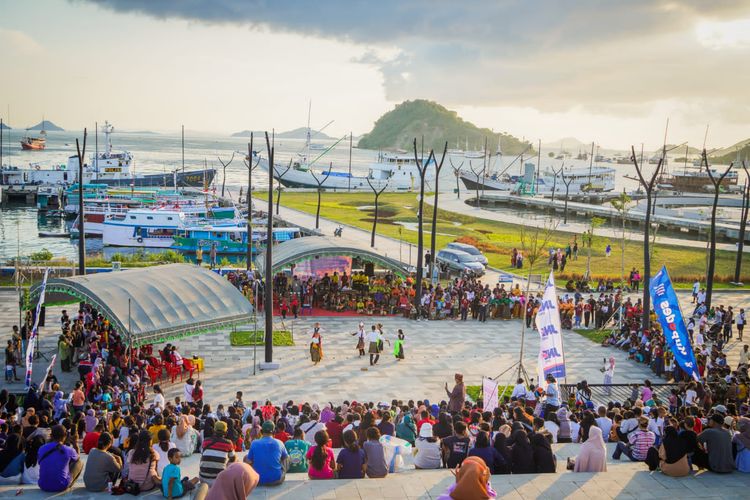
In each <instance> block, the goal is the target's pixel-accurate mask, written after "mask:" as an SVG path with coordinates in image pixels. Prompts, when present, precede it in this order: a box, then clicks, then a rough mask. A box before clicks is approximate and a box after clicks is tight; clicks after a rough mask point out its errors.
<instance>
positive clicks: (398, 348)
mask: <svg viewBox="0 0 750 500" xmlns="http://www.w3.org/2000/svg"><path fill="white" fill-rule="evenodd" d="M404 338H405V336H404V331H403V330H402V329H401V328H399V329H398V339H397V340H396V342H394V343H393V355H394V356H395V357H396V360H398V361H401V360H402V359H404Z"/></svg>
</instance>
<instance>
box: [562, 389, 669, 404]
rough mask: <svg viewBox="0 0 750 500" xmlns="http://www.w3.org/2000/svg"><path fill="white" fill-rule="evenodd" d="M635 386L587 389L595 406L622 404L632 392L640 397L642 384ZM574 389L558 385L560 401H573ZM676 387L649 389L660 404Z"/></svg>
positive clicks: (664, 401)
mask: <svg viewBox="0 0 750 500" xmlns="http://www.w3.org/2000/svg"><path fill="white" fill-rule="evenodd" d="M635 385H636V386H637V389H635V388H634V384H611V385H604V384H589V385H588V387H589V390H590V391H591V401H593V402H594V403H595V404H607V403H609V402H610V401H619V402H620V403H624V402H625V400H627V399H631V398H630V396H631V395H632V393H633V391H634V390H637V392H638V394H639V395H640V388H641V387H642V386H643V384H635ZM576 387H577V386H576V384H560V394H561V396H562V400H563V401H568V400H570V399H571V396H572V398H573V399H575V395H576V392H577V388H576ZM678 387H679V386H678V385H677V384H651V389H652V391H653V394H654V397H655V398H656V399H658V400H659V401H661V402H662V403H666V401H667V398H668V397H669V395H670V393H671V392H672V389H677V388H678ZM631 402H632V400H631Z"/></svg>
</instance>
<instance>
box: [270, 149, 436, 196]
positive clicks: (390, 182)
mask: <svg viewBox="0 0 750 500" xmlns="http://www.w3.org/2000/svg"><path fill="white" fill-rule="evenodd" d="M433 162H434V160H430V163H433ZM260 166H261V168H263V169H265V170H267V169H268V162H267V161H266V160H265V159H261V161H260ZM316 170H317V169H316ZM433 172H434V169H432V168H428V169H427V174H426V176H425V185H426V187H427V189H429V186H431V185H432V181H433V179H434V173H433ZM316 177H317V180H316ZM274 179H276V180H277V181H279V182H280V183H281V184H282V185H284V186H286V187H290V188H314V189H317V188H318V186H319V184H318V181H320V187H321V188H323V189H327V190H348V189H355V190H360V191H361V190H365V191H368V190H370V185H369V184H368V180H369V182H370V183H372V185H373V187H375V188H380V187H384V186H385V188H386V191H411V190H414V189H416V188H418V187H419V171H418V170H417V166H416V164H415V161H414V156H412V155H408V154H394V153H381V154H379V155H378V159H377V161H376V162H375V163H373V164H371V165H370V167H369V169H368V173H367V175H355V174H350V173H349V172H348V171H347V172H342V171H338V170H330V171H329V170H327V169H325V170H324V169H320V170H317V171H314V170H313V167H312V166H310V165H309V164H306V163H304V162H301V161H295V162H293V163H292V166H291V168H289V169H288V170H287V167H282V166H278V165H277V166H276V167H275V168H274ZM386 182H387V186H386Z"/></svg>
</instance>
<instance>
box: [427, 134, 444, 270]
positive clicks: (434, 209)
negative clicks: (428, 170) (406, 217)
mask: <svg viewBox="0 0 750 500" xmlns="http://www.w3.org/2000/svg"><path fill="white" fill-rule="evenodd" d="M447 152H448V141H445V146H444V147H443V155H442V156H441V157H440V162H439V163H435V201H434V203H433V204H432V228H431V229H430V255H431V256H432V257H431V259H430V279H432V277H433V276H434V275H435V273H434V269H435V233H436V229H437V213H438V194H439V193H440V190H439V189H438V179H439V178H440V170H441V169H442V168H443V162H444V161H445V155H446V153H447Z"/></svg>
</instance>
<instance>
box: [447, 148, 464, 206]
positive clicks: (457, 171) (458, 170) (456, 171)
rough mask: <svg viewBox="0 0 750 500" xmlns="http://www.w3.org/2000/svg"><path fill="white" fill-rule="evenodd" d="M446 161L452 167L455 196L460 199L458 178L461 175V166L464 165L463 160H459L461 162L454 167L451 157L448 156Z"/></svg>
mask: <svg viewBox="0 0 750 500" xmlns="http://www.w3.org/2000/svg"><path fill="white" fill-rule="evenodd" d="M448 161H449V162H450V163H451V168H452V169H453V175H455V176H456V198H457V199H459V200H460V199H461V187H460V186H459V183H458V180H459V179H460V177H461V167H463V166H464V162H461V164H460V165H459V166H458V167H456V166H455V165H454V164H453V158H448Z"/></svg>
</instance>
